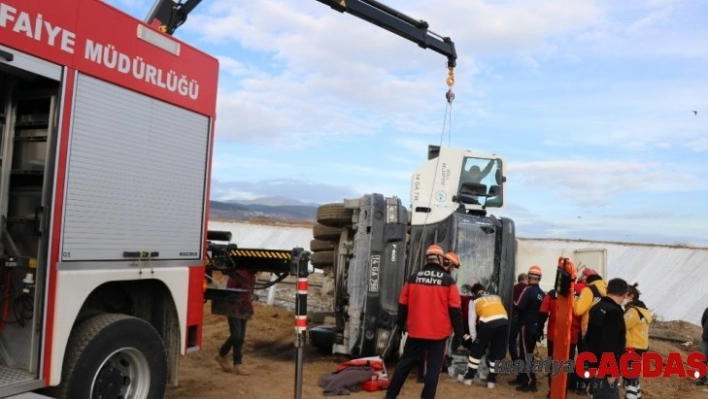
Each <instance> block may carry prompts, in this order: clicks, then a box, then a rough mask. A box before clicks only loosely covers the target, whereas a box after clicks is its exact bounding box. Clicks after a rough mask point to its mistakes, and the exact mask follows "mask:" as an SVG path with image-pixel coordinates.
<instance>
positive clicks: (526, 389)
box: [516, 384, 538, 392]
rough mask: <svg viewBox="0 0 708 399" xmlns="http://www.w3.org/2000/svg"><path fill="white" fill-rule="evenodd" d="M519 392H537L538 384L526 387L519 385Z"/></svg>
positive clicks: (517, 388) (526, 385)
mask: <svg viewBox="0 0 708 399" xmlns="http://www.w3.org/2000/svg"><path fill="white" fill-rule="evenodd" d="M516 390H517V391H521V392H537V391H538V387H536V384H525V385H519V386H518V387H516Z"/></svg>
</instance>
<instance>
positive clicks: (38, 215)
mask: <svg viewBox="0 0 708 399" xmlns="http://www.w3.org/2000/svg"><path fill="white" fill-rule="evenodd" d="M0 55H2V56H1V57H0V136H1V137H0V147H1V149H0V164H1V167H0V227H1V229H0V290H1V291H2V300H0V315H2V317H0V365H1V366H2V370H4V371H2V373H1V374H2V378H0V394H2V392H3V389H4V388H6V387H8V386H10V385H12V386H15V385H17V384H20V385H22V384H32V381H34V380H37V379H38V367H39V357H40V355H39V349H40V342H41V339H40V337H39V335H40V334H41V331H42V328H41V327H42V326H41V323H42V320H43V317H42V313H41V311H42V302H43V298H44V295H43V292H44V291H43V289H44V280H45V279H44V276H45V272H46V270H47V257H46V254H47V245H48V242H47V237H48V234H49V233H48V231H49V228H48V226H49V223H48V216H49V214H50V205H51V199H52V191H53V190H52V189H53V183H54V154H55V151H54V150H55V148H56V145H55V143H56V138H57V126H58V121H59V117H58V115H59V98H60V93H61V80H62V77H61V75H62V68H61V67H60V66H58V65H55V64H51V63H49V62H46V61H44V60H41V59H39V58H36V57H33V56H31V55H28V54H24V53H22V52H20V51H17V50H14V49H11V48H8V47H5V46H0ZM35 384H36V383H35ZM0 396H1V395H0Z"/></svg>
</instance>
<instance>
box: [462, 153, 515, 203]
mask: <svg viewBox="0 0 708 399" xmlns="http://www.w3.org/2000/svg"><path fill="white" fill-rule="evenodd" d="M501 168H502V163H501V159H498V158H476V157H465V159H464V162H463V164H462V171H461V173H460V187H458V191H459V190H461V189H462V185H463V184H468V185H471V186H470V187H474V189H473V191H474V192H469V193H468V194H470V195H474V196H475V198H474V200H473V201H474V203H477V204H485V205H486V206H487V207H492V208H493V207H500V206H501V205H502V204H503V201H504V200H503V193H502V192H501V186H502V182H501V181H500V180H501V175H502V174H503V172H502V170H501Z"/></svg>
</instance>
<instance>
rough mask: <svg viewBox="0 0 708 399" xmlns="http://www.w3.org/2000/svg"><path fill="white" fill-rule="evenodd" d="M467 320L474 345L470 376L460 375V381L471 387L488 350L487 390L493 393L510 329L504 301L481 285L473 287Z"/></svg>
mask: <svg viewBox="0 0 708 399" xmlns="http://www.w3.org/2000/svg"><path fill="white" fill-rule="evenodd" d="M468 320H469V322H468V324H469V329H470V339H471V340H472V345H471V347H470V348H469V357H468V358H467V373H465V374H464V375H459V376H458V380H459V381H460V382H462V383H464V384H465V385H471V384H472V380H473V379H474V377H475V375H476V373H477V369H478V368H479V364H480V362H481V359H482V356H483V355H484V354H485V352H486V351H487V349H489V355H488V357H487V367H489V375H488V376H487V388H490V389H492V388H494V385H495V383H496V377H497V375H496V370H495V366H496V362H498V361H499V360H502V359H504V357H505V356H506V344H507V342H506V332H507V330H508V328H509V317H508V314H507V312H506V308H505V307H504V303H503V302H502V299H501V298H500V297H499V296H498V295H492V294H489V293H487V292H485V288H484V286H483V285H482V284H480V283H476V284H474V285H473V286H472V303H470V307H469V316H468Z"/></svg>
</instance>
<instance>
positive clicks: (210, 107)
mask: <svg viewBox="0 0 708 399" xmlns="http://www.w3.org/2000/svg"><path fill="white" fill-rule="evenodd" d="M104 24H110V29H105V28H104V26H103V25H104ZM218 67H219V66H218V62H217V60H216V59H215V58H213V57H211V56H209V55H207V54H205V53H203V52H201V51H199V50H196V49H195V48H193V47H191V46H189V45H187V44H185V43H183V42H180V41H178V40H175V39H174V38H171V37H169V36H167V35H164V34H162V33H160V32H158V31H157V30H155V29H153V28H151V27H149V26H148V25H147V24H144V23H142V22H140V21H138V20H136V19H134V18H132V17H130V16H128V15H126V14H124V13H123V12H120V11H119V10H117V9H114V8H113V7H111V6H110V5H107V4H105V3H103V2H101V1H96V0H65V1H60V2H55V1H44V0H23V1H20V0H2V1H0V126H1V127H2V128H1V129H0V131H1V132H2V142H1V143H2V159H1V162H2V169H1V170H2V172H1V174H0V201H1V202H0V204H1V207H0V209H1V212H0V213H1V215H2V252H1V253H2V263H1V265H0V289H1V290H2V303H0V318H1V319H2V320H1V321H0V397H4V396H8V395H13V394H16V393H20V392H28V391H32V390H34V389H37V388H42V387H45V386H55V385H58V384H61V385H60V386H59V389H58V390H57V392H56V394H57V396H66V397H70V398H88V397H113V398H117V397H126V398H141V397H143V398H144V397H149V398H158V397H162V396H163V392H164V389H165V383H164V382H165V381H166V380H170V381H173V382H176V380H177V378H176V377H177V364H178V360H179V357H180V355H182V354H185V353H187V352H190V351H193V350H197V349H198V348H199V345H200V342H201V325H202V309H203V299H202V298H203V292H202V286H203V281H204V261H203V259H204V256H205V248H204V243H205V239H206V220H207V217H206V215H207V211H208V209H207V206H206V204H208V197H209V184H208V183H209V177H210V161H211V153H212V143H213V125H214V116H215V110H216V89H217V77H218ZM91 393H93V396H92V394H91ZM96 394H99V395H98V396H96Z"/></svg>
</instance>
